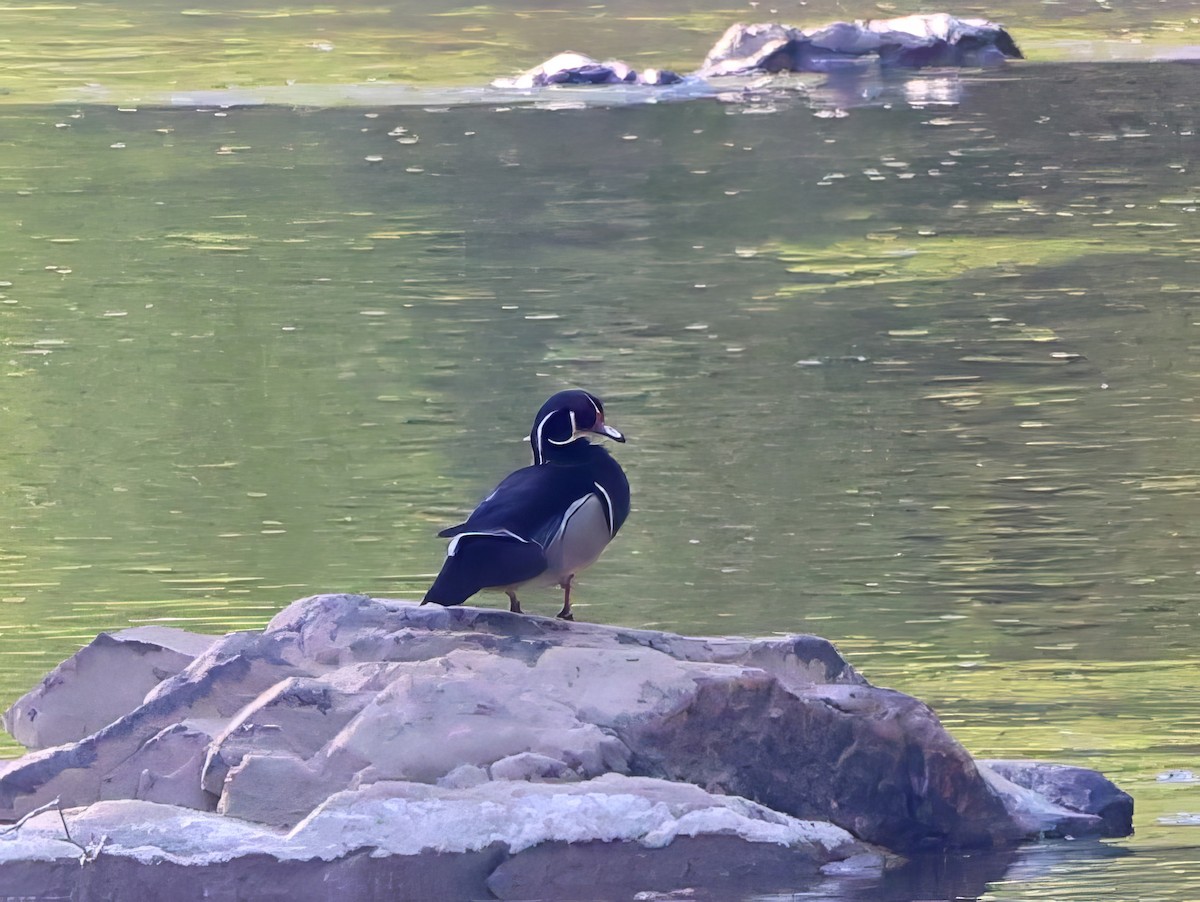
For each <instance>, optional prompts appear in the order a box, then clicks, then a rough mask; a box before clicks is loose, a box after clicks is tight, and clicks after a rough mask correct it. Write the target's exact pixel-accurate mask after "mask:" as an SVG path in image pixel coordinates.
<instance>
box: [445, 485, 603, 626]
mask: <svg viewBox="0 0 1200 902" xmlns="http://www.w3.org/2000/svg"><path fill="white" fill-rule="evenodd" d="M594 490H595V489H594V485H593V484H592V483H590V482H588V481H587V480H586V479H584V478H583V474H581V472H579V471H578V470H577V468H570V467H554V466H541V467H525V468H524V469H521V470H517V471H516V472H515V473H511V474H509V476H507V477H506V478H505V479H504V481H503V482H501V483H500V485H498V486H497V487H496V490H495V491H493V492H492V493H491V494H490V495H488V496H487V498H485V499H484V500H483V501H481V502H480V504H479V506H478V507H477V508H475V510H474V511H473V512H472V513H471V516H470V517H468V518H467V519H466V522H464V523H460V524H458V525H457V526H451V527H449V528H448V529H444V530H442V531H441V532H440V533H438V535H440V536H443V537H445V538H449V539H450V546H449V548H447V549H446V560H445V562H444V563H443V564H442V570H441V572H440V573H439V574H438V577H437V579H436V580H434V583H433V585H432V586H431V587H430V589H429V592H428V593H426V595H425V601H429V602H436V603H438V604H444V605H452V604H461V603H462V602H464V601H466V600H467V599H468V598H470V597H471V596H472V595H474V594H475V593H476V592H478V591H479V590H481V589H495V588H507V587H509V586H515V585H518V584H520V583H523V582H527V581H528V580H531V579H533V578H534V577H537V576H540V575H541V574H542V573H544V572H545V571H546V569H547V566H548V564H547V560H546V555H545V549H546V547H547V546H548V545H550V544H551V542H552V540H553V539H554V537H555V536H556V535H557V534H559V533H560V531H561V525H562V523H563V520H564V517H565V516H566V515H567V512H568V511H570V510H572V507H573V505H576V504H577V502H578V501H579V500H580V499H581V498H583V497H585V496H587V495H589V494H590V493H591V492H594Z"/></svg>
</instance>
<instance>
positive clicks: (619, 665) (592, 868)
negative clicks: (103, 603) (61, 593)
mask: <svg viewBox="0 0 1200 902" xmlns="http://www.w3.org/2000/svg"><path fill="white" fill-rule="evenodd" d="M98 641H99V640H98ZM100 644H101V645H102V646H103V647H104V654H105V655H106V656H107V657H105V658H104V660H105V661H106V668H107V669H106V671H105V672H97V671H95V670H94V669H90V668H91V667H92V666H93V665H94V663H95V662H96V661H98V660H100V659H99V658H97V657H96V650H95V647H94V646H89V647H88V648H85V649H83V650H82V651H80V652H79V653H78V655H77V656H76V657H75V658H73V659H71V660H72V661H74V662H75V665H72V664H71V662H67V663H66V664H64V665H63V666H62V667H60V668H59V669H58V670H57V671H56V673H57V674H59V679H58V681H57V683H56V690H55V692H54V693H53V694H51V693H47V692H46V691H45V687H43V688H41V689H39V690H35V693H33V694H31V695H35V697H36V699H37V707H38V710H39V711H40V712H41V714H39V718H38V719H40V718H41V717H43V716H45V717H48V718H50V719H51V721H52V722H56V723H59V724H62V725H64V726H63V727H62V728H61V730H60V733H59V734H58V735H59V738H60V740H61V743H62V744H60V745H58V746H56V747H52V748H43V749H39V750H36V751H34V752H31V753H30V754H28V755H26V756H25V757H24V758H21V759H18V760H17V761H14V762H11V763H8V764H6V765H4V766H3V767H2V768H0V818H2V819H7V820H16V819H18V818H21V817H22V816H24V815H26V814H28V813H30V812H32V811H34V810H36V809H38V808H39V807H41V806H46V805H51V804H52V803H54V800H56V799H57V800H58V803H57V804H60V805H62V806H64V807H67V808H71V809H76V810H74V811H71V812H69V813H68V814H67V820H68V823H69V824H70V825H71V835H72V838H73V839H74V840H75V842H76V843H77V844H81V845H83V846H87V845H89V843H90V842H92V840H95V841H96V842H98V841H99V837H100V836H101V835H105V836H107V837H108V838H107V840H106V841H105V844H104V847H103V850H102V851H101V853H100V855H99V857H97V858H96V860H95V861H92V862H90V864H89V867H92V868H93V870H95V869H97V868H99V869H103V868H109V869H111V873H112V874H114V875H121V878H120V879H122V880H132V881H134V882H133V884H130V885H138V883H137V881H142V880H148V879H150V878H149V877H146V875H144V874H140V873H135V872H134V871H129V870H128V869H129V868H132V867H133V864H131V862H138V861H151V860H153V861H165V862H171V863H172V864H173V866H179V867H186V868H196V867H203V868H205V869H206V870H205V873H206V876H205V885H206V886H208V885H210V882H211V881H216V882H215V883H212V885H215V886H220V885H221V881H222V880H226V879H227V880H229V881H233V883H236V884H237V885H239V886H243V887H245V886H248V885H252V884H253V882H254V881H255V880H259V881H262V880H270V881H275V880H277V879H284V878H283V877H280V874H281V873H282V872H280V871H278V868H277V866H279V864H280V862H292V863H293V865H294V866H293V867H292V868H291V869H290V870H288V871H286V873H287V874H294V873H297V872H298V871H299V870H303V871H304V873H306V874H309V875H310V877H311V876H312V875H313V874H319V875H320V876H319V879H320V880H323V881H326V885H327V887H330V888H334V889H336V888H337V887H338V886H341V887H342V889H344V890H345V892H344V893H343V897H345V896H351V897H354V896H355V895H356V893H358V895H359V897H362V896H361V892H365V891H366V889H365V887H367V884H369V883H370V882H371V881H376V880H379V881H384V883H387V881H389V880H394V879H399V878H397V877H396V876H395V875H396V874H399V873H401V872H403V873H405V874H408V877H406V878H405V879H406V880H409V883H407V884H405V885H406V886H408V887H409V890H411V892H412V893H413V895H411V896H403V895H400V896H396V898H410V897H411V898H421V897H422V896H421V895H420V894H419V893H418V892H417V890H416V889H413V887H420V886H425V885H426V884H424V883H422V881H423V880H426V879H434V876H436V874H440V873H441V871H440V870H438V869H439V868H441V869H442V870H444V869H445V867H446V866H447V865H446V856H460V857H461V861H460V871H461V875H466V876H462V879H463V880H466V881H467V882H468V883H470V884H471V887H472V888H471V890H470V893H466V895H470V894H471V893H473V894H476V895H479V894H481V893H483V892H484V891H485V889H486V891H487V892H491V893H492V894H493V895H495V896H496V897H497V898H527V897H528V894H529V892H530V888H531V887H538V886H541V887H543V888H544V887H547V886H553V888H554V891H553V893H551V895H553V896H554V897H556V898H564V899H566V898H580V897H585V898H586V897H589V894H592V895H593V896H594V894H595V893H596V892H597V891H598V889H597V888H598V887H602V886H603V885H604V881H605V880H610V881H625V880H626V878H628V877H629V875H630V873H636V874H637V875H638V877H639V879H640V878H642V877H645V878H646V880H647V881H648V882H645V883H644V884H641V885H640V886H641V888H643V889H650V888H652V889H667V890H669V889H672V888H678V887H679V886H682V885H684V884H680V883H679V882H678V881H679V880H682V879H684V878H683V877H681V876H680V875H682V874H693V875H694V874H697V873H706V871H705V868H708V869H709V871H711V872H712V874H713V876H712V879H713V880H714V881H717V880H718V878H719V873H722V874H726V875H729V874H733V875H735V876H736V875H738V874H740V875H741V877H740V878H738V879H741V878H745V880H750V878H751V877H752V876H754V875H757V877H759V878H762V879H763V880H764V881H766V882H767V883H769V882H770V881H771V880H772V879H775V880H776V883H775V886H777V887H778V886H782V885H785V884H786V885H787V886H788V887H790V888H793V889H794V888H796V887H797V886H799V885H800V883H801V882H803V881H802V880H801V878H800V877H797V876H795V875H796V874H803V873H809V874H813V875H815V874H817V872H818V870H819V869H822V868H823V869H824V873H825V874H835V873H839V872H840V871H841V870H850V871H854V870H855V869H857V868H861V867H862V866H864V865H863V863H864V862H866V865H865V866H867V867H883V866H884V863H885V862H886V861H887V860H888V856H889V855H891V854H892V853H893V852H900V853H905V854H908V853H914V852H919V851H923V850H945V849H949V848H977V847H992V846H1003V845H1007V844H1011V843H1014V842H1018V841H1020V840H1022V839H1026V838H1032V837H1035V836H1039V835H1045V834H1051V835H1072V836H1083V835H1096V836H1115V835H1124V834H1125V833H1128V832H1129V829H1130V823H1131V817H1132V802H1131V801H1129V797H1128V796H1127V795H1125V794H1124V793H1122V792H1121V791H1120V790H1118V789H1117V788H1116V787H1114V786H1113V785H1112V784H1111V783H1110V782H1108V781H1107V780H1105V779H1104V778H1103V777H1102V776H1100V775H1099V774H1096V773H1095V772H1092V771H1086V770H1083V769H1081V768H1059V767H1058V766H1055V765H1046V764H1044V763H1040V762H989V765H988V766H983V765H980V764H978V763H977V762H975V761H974V760H973V759H972V758H971V756H970V755H969V754H968V753H967V752H966V750H965V749H963V748H962V746H961V745H959V744H958V743H957V742H956V741H955V740H954V739H953V738H952V737H951V736H950V735H949V734H948V733H947V732H946V731H945V729H944V728H943V727H942V726H941V724H940V723H939V722H938V720H937V717H936V716H935V715H934V714H933V712H932V711H930V709H929V708H928V707H927V706H925V705H924V704H922V703H921V702H919V701H917V700H916V699H913V698H911V697H909V696H906V695H903V694H901V693H899V692H894V691H891V690H887V689H880V688H876V687H874V686H871V685H870V684H868V683H867V682H866V681H865V680H864V679H863V678H862V677H861V676H859V675H858V674H857V673H856V672H855V671H854V669H853V668H852V667H851V666H850V665H849V664H847V663H846V661H845V660H844V659H842V658H841V656H840V655H839V654H838V653H837V651H836V650H835V649H834V648H833V646H832V645H830V644H829V643H828V642H827V641H826V640H824V639H820V638H817V637H814V636H789V637H787V638H777V639H759V640H748V639H734V638H689V637H683V636H677V635H673V634H670V633H662V632H653V631H645V630H632V629H621V628H613V627H604V626H598V625H592V624H585V623H565V622H563V621H557V620H552V619H548V618H542V617H534V616H522V615H516V614H510V613H508V612H507V611H499V610H491V609H479V608H470V607H453V608H440V607H439V608H432V607H419V606H417V605H415V604H412V603H409V602H400V601H387V600H381V599H372V598H366V597H363V596H352V595H325V596H315V597H313V598H308V599H303V600H301V601H298V602H296V603H294V604H292V605H291V606H289V607H288V608H287V609H285V610H284V611H282V612H280V613H279V614H278V615H277V616H276V617H275V618H274V619H273V620H272V621H271V622H270V623H269V624H268V625H267V627H266V629H264V630H262V631H260V632H238V633H232V634H230V635H228V636H226V637H224V638H221V639H217V640H208V639H207V637H195V641H194V642H193V643H191V644H189V645H188V647H189V648H190V649H191V650H192V651H196V650H199V654H197V655H196V656H195V658H194V659H193V660H191V662H190V663H189V664H188V665H187V666H186V667H184V668H183V669H181V670H179V671H178V672H177V673H173V674H172V673H167V672H166V671H163V674H162V676H161V677H160V679H161V681H160V682H158V684H157V685H156V686H155V687H154V688H152V689H151V690H150V691H149V692H148V693H143V695H144V699H142V700H141V701H140V702H139V701H131V698H132V694H126V695H124V696H123V701H122V703H121V704H120V705H116V704H115V703H114V706H113V707H112V708H111V709H110V711H112V710H116V709H117V708H120V710H118V711H117V712H116V716H115V718H114V720H113V721H112V722H111V723H108V724H105V725H104V726H102V727H99V728H93V725H92V723H91V722H90V721H88V720H87V719H86V718H83V717H80V716H78V715H79V714H80V712H79V711H77V710H75V709H76V708H77V707H78V706H80V705H86V704H87V703H88V701H87V700H88V699H89V698H90V697H91V696H90V694H89V693H88V692H85V691H84V687H83V686H80V685H75V683H76V682H78V681H83V680H86V682H88V683H92V684H96V685H100V686H109V687H113V686H119V685H120V684H121V683H122V682H123V681H124V679H125V677H126V674H127V673H133V672H134V670H133V669H131V665H132V663H134V662H137V661H139V660H142V659H144V657H145V654H146V652H145V649H144V648H142V647H141V646H139V645H138V644H137V643H134V642H118V643H115V644H114V643H112V642H110V641H109V640H108V639H105V640H104V641H103V642H100ZM176 644H177V645H178V644H180V643H176ZM185 656H186V655H185ZM83 658H87V659H89V660H91V661H92V662H93V664H92V665H89V668H87V669H85V668H81V667H79V666H77V665H78V660H77V659H83ZM168 670H169V668H168ZM137 678H138V679H141V680H144V679H145V678H146V677H145V673H144V672H139V673H138V674H137ZM140 691H141V690H139V692H140ZM32 707H34V706H33V704H32V701H31V700H30V697H29V696H27V697H26V698H25V699H22V700H21V701H19V702H18V703H17V704H16V705H15V706H14V708H13V711H28V710H31V709H32ZM8 717H9V722H15V721H20V719H21V718H20V717H19V716H18V717H16V718H15V721H14V718H13V715H12V712H10V714H9V716H8ZM70 725H73V726H70ZM88 730H91V732H87V731H88ZM701 787H702V788H701ZM185 825H186V829H184V826H185ZM364 850H367V851H369V853H370V858H371V860H372V862H374V859H376V858H383V859H387V860H389V861H390V862H391V863H390V864H387V865H384V864H378V863H370V864H367V863H358V864H356V863H354V862H356V861H358V858H359V856H361V855H362V854H363V852H364ZM79 851H80V850H79V848H78V847H77V846H72V845H70V844H68V843H66V842H64V841H63V838H62V824H61V822H60V820H59V816H58V813H57V812H56V811H50V810H47V811H44V812H43V813H40V814H37V815H36V816H34V817H32V818H31V819H30V820H28V821H27V822H25V823H24V824H22V826H21V827H20V828H19V829H18V830H15V831H10V832H9V833H7V834H5V835H4V836H3V837H2V838H0V885H3V886H5V887H6V888H7V887H8V886H9V885H10V883H9V882H6V881H7V880H8V878H9V877H12V876H13V875H18V874H32V875H34V876H33V877H29V879H30V880H34V881H36V880H38V879H46V880H49V879H50V875H52V874H59V871H58V870H56V869H57V868H59V867H60V865H61V864H62V862H64V861H67V860H72V861H73V859H74V858H77V857H78V855H79ZM431 856H432V857H431ZM36 861H42V862H43V864H44V866H42V865H37V866H35V865H34V864H33V862H36ZM302 862H303V863H304V864H303V867H301V863H302ZM871 862H874V864H871ZM567 865H569V867H568V866H567ZM75 867H76V869H78V866H77V865H75ZM31 868H32V870H31ZM122 868H125V869H126V870H122ZM68 872H69V869H68V870H67V871H63V872H62V873H63V874H67V873H68ZM83 872H84V873H86V872H88V868H84V869H83ZM718 872H719V873H718ZM161 873H164V874H165V873H167V872H166V871H162V872H161ZM783 873H787V874H790V875H792V876H790V877H788V878H787V880H785V881H783V883H779V882H778V880H779V877H780V875H781V874H783ZM272 874H273V875H275V876H274V877H268V876H266V875H272ZM388 874H391V876H387V875H388ZM221 875H225V876H221ZM339 875H340V876H339ZM431 875H434V876H431ZM461 875H460V876H461ZM472 875H473V876H472ZM672 875H674V876H672ZM771 875H774V877H772V876H771ZM60 876H61V875H60ZM651 877H653V879H650V878H651ZM14 879H15V878H14ZM22 879H25V878H24V877H22ZM54 879H58V878H57V877H56V878H54ZM63 879H67V878H66V877H64V878H63ZM286 879H292V878H291V877H287V878H286ZM730 879H733V878H730ZM755 879H757V878H755ZM238 881H241V882H240V883H238ZM246 881H250V883H247V882H246ZM339 881H341V883H339ZM547 881H550V882H549V883H548V882H547ZM572 881H574V882H572ZM285 882H286V881H285ZM233 883H231V884H230V885H233ZM11 885H14V886H15V885H16V884H11ZM22 885H23V886H24V885H25V884H22ZM273 885H274V884H273ZM372 885H373V884H372ZM388 885H391V884H388ZM612 885H613V886H616V885H618V884H617V883H616V882H613V884H612ZM620 885H621V886H622V887H626V886H627V882H623V883H620ZM738 885H739V886H740V885H741V884H738ZM763 885H764V886H765V885H766V884H765V883H764V884H763ZM360 891H361V892H360ZM406 891H407V890H406ZM331 892H332V889H331ZM334 897H335V896H330V898H334ZM427 897H428V896H426V898H427Z"/></svg>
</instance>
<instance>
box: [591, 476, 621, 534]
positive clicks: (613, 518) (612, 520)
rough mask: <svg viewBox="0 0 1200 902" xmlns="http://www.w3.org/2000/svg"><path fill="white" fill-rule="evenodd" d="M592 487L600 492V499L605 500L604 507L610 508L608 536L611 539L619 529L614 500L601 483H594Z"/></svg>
mask: <svg viewBox="0 0 1200 902" xmlns="http://www.w3.org/2000/svg"><path fill="white" fill-rule="evenodd" d="M592 485H594V486H595V487H596V488H598V489H599V490H600V497H601V498H603V499H604V506H605V507H607V508H608V534H609V538H611V537H612V536H613V535H614V532H613V530H615V529H616V528H617V515H616V512H615V511H614V510H613V503H612V498H610V497H609V494H608V492H606V491H604V486H602V485H601V484H600V483H598V482H593V483H592Z"/></svg>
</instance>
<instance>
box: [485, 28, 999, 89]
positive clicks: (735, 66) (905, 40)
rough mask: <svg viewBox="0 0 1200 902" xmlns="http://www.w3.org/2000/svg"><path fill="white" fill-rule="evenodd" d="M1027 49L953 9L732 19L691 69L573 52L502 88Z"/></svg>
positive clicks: (984, 55) (901, 63) (500, 82)
mask: <svg viewBox="0 0 1200 902" xmlns="http://www.w3.org/2000/svg"><path fill="white" fill-rule="evenodd" d="M1022 58H1023V54H1022V53H1021V51H1020V49H1019V48H1018V47H1017V43H1016V41H1014V40H1013V38H1012V35H1010V34H1009V33H1008V32H1007V31H1006V30H1005V28H1004V26H1002V25H998V24H996V23H995V22H989V21H988V20H987V19H958V18H955V17H954V16H951V15H948V14H946V13H932V14H929V15H915V16H903V17H901V18H897V19H860V20H858V21H855V22H833V23H831V24H829V25H822V26H820V27H818V28H797V27H795V26H792V25H782V24H779V23H776V22H763V23H758V24H752V25H745V24H741V23H738V24H736V25H731V26H730V27H729V29H728V30H727V31H726V32H725V34H723V35H722V36H721V37H720V39H719V40H718V41H717V43H716V44H714V45H713V47H712V49H711V50H709V51H708V55H707V56H706V57H705V58H704V62H703V63H702V64H701V66H700V68H699V69H697V70H696V71H695V72H694V73H692V74H691V75H690V76H686V77H685V76H680V75H678V74H676V73H675V72H671V71H669V70H665V69H643V70H642V71H641V72H638V71H637V70H635V69H634V68H633V67H631V66H630V65H629V64H627V63H623V62H621V61H620V60H606V61H604V62H599V61H597V60H594V59H592V58H591V57H590V56H585V55H584V54H582V53H576V52H574V51H570V50H569V51H566V52H564V53H559V54H556V55H555V56H552V57H550V59H548V60H546V61H545V62H544V63H542V64H541V65H538V66H534V67H533V68H532V69H529V70H528V71H526V72H523V73H522V74H521V75H518V76H517V77H515V78H504V79H497V80H496V81H495V82H493V84H494V85H495V86H496V87H501V88H517V89H529V88H542V87H547V86H550V85H620V84H626V85H652V86H663V85H675V84H679V83H680V82H683V81H689V82H696V83H699V84H703V82H704V80H705V79H710V78H720V77H723V76H732V75H753V74H755V73H763V72H766V73H775V72H839V71H856V70H862V69H864V68H865V67H866V66H867V65H869V64H870V63H871V62H872V61H875V62H877V63H878V64H879V65H880V66H883V67H885V68H896V69H923V68H927V67H933V66H940V67H945V66H953V67H961V66H969V67H985V68H986V67H993V66H999V65H1002V64H1003V63H1004V62H1005V61H1006V60H1009V59H1022Z"/></svg>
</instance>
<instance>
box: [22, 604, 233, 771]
mask: <svg viewBox="0 0 1200 902" xmlns="http://www.w3.org/2000/svg"><path fill="white" fill-rule="evenodd" d="M215 641H216V639H214V638H213V637H212V636H197V635H196V634H195V633H189V632H186V631H185V630H180V629H174V628H173V627H166V626H137V627H133V628H132V629H127V630H121V631H120V632H117V633H101V634H100V635H98V636H97V637H96V638H95V639H93V640H92V641H91V642H90V643H89V644H88V645H86V646H84V647H83V648H81V649H80V650H79V651H77V652H76V653H75V654H73V655H72V656H71V657H70V658H68V659H67V660H65V661H63V662H62V663H61V664H59V665H58V666H57V667H55V668H54V670H52V671H50V673H48V674H47V675H46V677H45V678H44V679H43V680H42V682H41V685H39V686H38V687H37V688H36V689H34V690H32V691H31V692H28V693H26V694H25V695H24V696H22V697H21V698H20V699H19V700H18V701H17V702H16V703H15V704H14V705H13V706H12V707H11V708H9V709H8V710H7V711H5V712H4V716H3V722H4V729H6V730H8V732H9V733H11V734H12V737H13V739H15V740H17V742H19V743H21V745H23V746H25V747H26V748H28V749H44V748H49V747H51V746H55V745H62V744H63V743H65V742H76V741H78V740H80V739H82V738H83V737H85V736H89V735H91V734H92V733H95V732H96V731H97V730H99V729H101V728H102V727H106V726H108V725H109V724H110V723H112V722H113V721H114V720H116V719H117V718H118V717H120V716H121V715H123V714H127V713H128V712H130V711H132V710H133V709H134V708H136V707H137V706H138V705H140V704H141V703H142V700H143V699H144V698H145V697H146V693H148V692H149V691H150V690H151V689H153V688H154V687H155V686H157V685H158V684H159V683H161V682H162V681H163V680H165V679H166V678H167V677H169V676H174V675H175V674H177V673H179V671H181V670H183V668H185V667H187V665H188V664H190V663H191V662H192V660H193V659H194V658H195V657H196V656H197V655H199V654H201V653H202V652H204V651H205V650H206V649H207V648H208V647H209V646H210V645H212V644H213V642H215Z"/></svg>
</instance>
